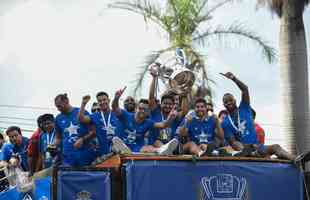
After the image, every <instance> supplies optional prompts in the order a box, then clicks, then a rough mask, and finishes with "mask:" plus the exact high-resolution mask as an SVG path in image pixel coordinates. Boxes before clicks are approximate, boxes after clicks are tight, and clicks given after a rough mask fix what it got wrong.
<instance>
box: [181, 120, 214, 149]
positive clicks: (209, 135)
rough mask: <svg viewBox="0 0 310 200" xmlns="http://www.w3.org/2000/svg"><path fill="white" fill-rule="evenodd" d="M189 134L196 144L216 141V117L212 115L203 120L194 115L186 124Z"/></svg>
mask: <svg viewBox="0 0 310 200" xmlns="http://www.w3.org/2000/svg"><path fill="white" fill-rule="evenodd" d="M185 126H186V128H187V130H188V136H189V138H190V140H191V141H193V142H194V143H195V144H198V145H199V144H208V143H210V142H213V141H214V138H215V129H216V118H215V116H214V115H213V116H211V117H208V118H205V119H203V120H201V119H199V118H197V117H193V118H192V119H191V120H190V121H188V122H187V123H186V124H185Z"/></svg>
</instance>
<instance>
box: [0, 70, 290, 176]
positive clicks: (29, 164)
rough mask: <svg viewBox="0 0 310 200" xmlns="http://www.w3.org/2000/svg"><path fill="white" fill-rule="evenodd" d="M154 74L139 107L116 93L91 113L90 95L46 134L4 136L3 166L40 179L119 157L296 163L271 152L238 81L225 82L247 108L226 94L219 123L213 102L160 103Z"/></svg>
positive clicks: (62, 111) (180, 99) (62, 105)
mask: <svg viewBox="0 0 310 200" xmlns="http://www.w3.org/2000/svg"><path fill="white" fill-rule="evenodd" d="M150 74H151V75H152V77H153V78H152V82H151V85H150V90H149V98H148V99H140V100H138V101H136V100H135V99H134V98H133V97H131V96H128V97H126V99H125V101H124V106H123V108H121V107H120V105H119V99H120V98H121V96H122V95H123V93H124V91H125V89H126V87H125V88H123V89H120V90H118V91H117V92H116V93H115V95H114V98H113V100H112V102H110V95H109V94H108V93H106V92H98V93H97V95H96V100H97V102H95V103H93V104H92V107H91V113H89V112H88V111H86V109H85V107H86V105H87V104H88V103H89V101H90V99H91V97H90V96H89V95H86V96H84V97H83V98H82V101H81V105H80V107H74V106H72V105H71V104H70V101H69V98H68V96H67V95H66V94H59V95H57V96H56V97H55V99H54V103H55V106H56V108H57V109H58V111H59V114H58V115H57V116H56V117H54V116H53V115H52V114H43V115H41V116H39V117H38V119H37V125H38V129H37V130H36V131H35V132H34V134H33V135H32V136H31V138H30V139H28V138H26V137H23V136H22V131H21V129H20V128H19V127H17V126H11V127H9V128H8V129H7V130H6V135H7V136H8V138H9V142H8V143H5V144H3V143H4V140H3V136H2V135H0V145H1V146H2V147H1V153H0V160H1V162H0V165H1V166H6V165H18V166H20V167H21V168H22V169H23V170H24V171H29V174H30V175H32V174H33V173H34V172H36V171H40V170H42V169H46V168H50V167H52V166H54V165H64V166H76V167H81V166H88V165H91V164H94V163H96V162H99V161H100V158H102V157H104V156H106V155H108V154H110V153H112V152H113V153H120V154H135V153H145V154H152V155H154V154H155V155H173V154H192V155H194V156H197V157H201V156H253V157H270V156H272V155H276V156H277V157H278V158H280V159H288V160H293V159H294V156H293V155H291V154H289V153H288V152H286V151H285V150H284V149H283V148H282V147H281V146H279V145H277V144H274V145H265V144H264V143H265V139H264V131H263V129H262V128H261V127H260V126H259V125H258V124H256V123H255V122H254V119H255V115H256V113H255V111H254V110H253V109H252V108H251V106H250V95H249V90H248V87H247V86H246V85H245V84H244V83H243V82H242V81H240V80H239V79H238V78H237V77H236V76H235V75H234V74H232V73H230V72H228V73H225V74H222V75H223V76H224V77H225V78H227V79H229V80H231V81H232V82H233V83H235V84H236V85H237V86H238V87H239V89H240V91H241V102H240V104H239V105H237V102H236V99H235V97H234V96H233V95H232V94H230V93H226V94H224V95H223V105H224V107H225V110H222V111H221V112H219V114H218V115H216V114H215V113H214V111H213V105H212V104H211V103H209V102H207V101H206V100H205V99H203V98H196V99H194V100H193V101H190V100H189V98H188V95H187V94H177V93H176V92H174V90H167V91H166V92H165V93H164V94H162V95H161V99H160V100H158V99H157V98H156V96H155V90H156V88H155V82H156V79H157V74H156V73H154V72H152V70H151V73H150ZM191 108H192V109H191ZM2 144H3V145H2ZM12 158H14V159H13V160H14V161H12Z"/></svg>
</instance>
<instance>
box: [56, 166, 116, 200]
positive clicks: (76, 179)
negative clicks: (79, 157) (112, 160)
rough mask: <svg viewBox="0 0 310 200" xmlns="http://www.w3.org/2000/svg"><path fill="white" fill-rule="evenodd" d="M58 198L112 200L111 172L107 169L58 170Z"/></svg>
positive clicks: (62, 199)
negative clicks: (106, 170)
mask: <svg viewBox="0 0 310 200" xmlns="http://www.w3.org/2000/svg"><path fill="white" fill-rule="evenodd" d="M57 179H58V180H57V199H58V200H64V199H65V200H76V199H78V200H111V180H110V173H109V172H105V171H61V170H60V171H58V175H57Z"/></svg>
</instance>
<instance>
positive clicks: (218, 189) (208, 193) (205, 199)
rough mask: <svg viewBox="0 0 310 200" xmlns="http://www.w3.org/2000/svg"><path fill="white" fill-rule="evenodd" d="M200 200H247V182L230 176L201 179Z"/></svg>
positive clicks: (223, 175)
mask: <svg viewBox="0 0 310 200" xmlns="http://www.w3.org/2000/svg"><path fill="white" fill-rule="evenodd" d="M200 184H201V189H202V190H201V196H200V197H201V198H200V200H249V198H248V189H247V181H246V179H245V178H244V177H237V176H233V175H232V174H217V175H216V176H209V177H203V178H201V181H200Z"/></svg>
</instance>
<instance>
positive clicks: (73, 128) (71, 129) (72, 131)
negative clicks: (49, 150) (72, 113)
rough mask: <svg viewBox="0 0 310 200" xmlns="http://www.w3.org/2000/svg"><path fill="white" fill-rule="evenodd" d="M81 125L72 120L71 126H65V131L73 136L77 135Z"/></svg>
mask: <svg viewBox="0 0 310 200" xmlns="http://www.w3.org/2000/svg"><path fill="white" fill-rule="evenodd" d="M79 128H80V127H79V125H73V124H72V122H70V126H69V127H67V128H65V132H68V133H69V137H71V136H72V135H77V134H78V132H77V130H78V129H79Z"/></svg>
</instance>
